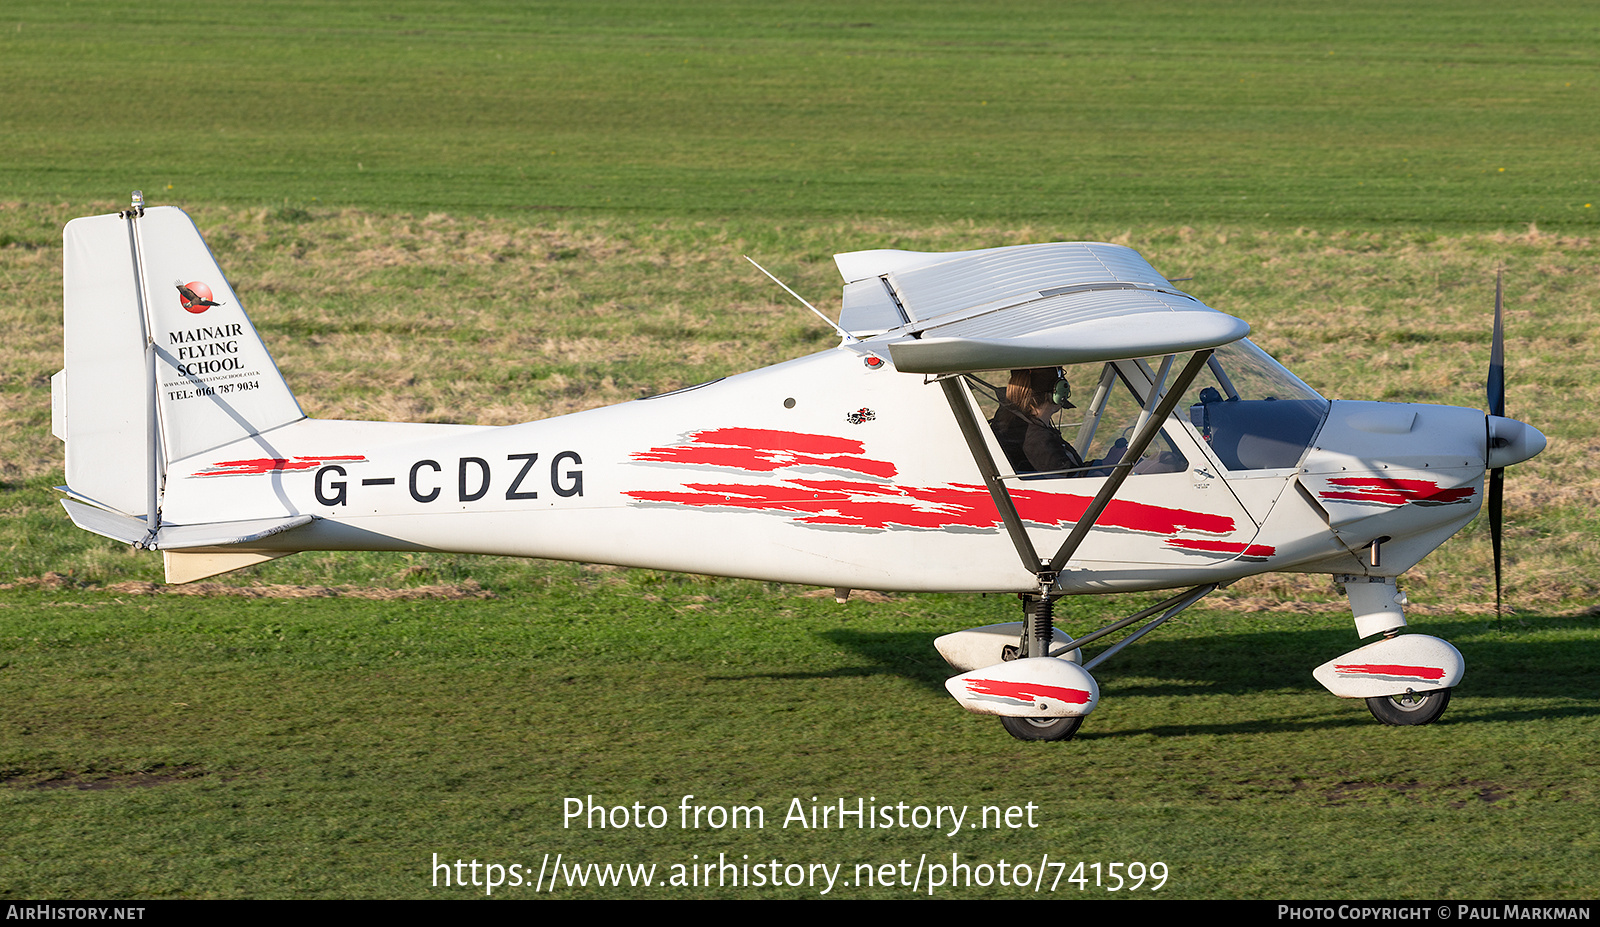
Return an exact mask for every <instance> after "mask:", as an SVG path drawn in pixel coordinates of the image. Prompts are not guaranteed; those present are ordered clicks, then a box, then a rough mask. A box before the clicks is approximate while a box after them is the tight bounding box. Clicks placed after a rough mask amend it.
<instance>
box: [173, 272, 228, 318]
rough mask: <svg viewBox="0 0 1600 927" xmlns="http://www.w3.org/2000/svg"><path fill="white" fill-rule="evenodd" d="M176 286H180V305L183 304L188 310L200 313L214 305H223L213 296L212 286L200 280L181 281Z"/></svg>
mask: <svg viewBox="0 0 1600 927" xmlns="http://www.w3.org/2000/svg"><path fill="white" fill-rule="evenodd" d="M175 286H177V288H178V305H180V306H182V307H183V308H184V311H186V312H192V313H194V314H195V315H199V314H200V313H202V312H204V311H206V310H207V309H210V308H211V307H212V306H220V305H222V304H221V303H219V302H216V301H215V300H213V299H212V298H211V287H208V286H206V285H205V284H204V283H202V282H200V281H199V280H192V281H190V282H188V283H179V284H175Z"/></svg>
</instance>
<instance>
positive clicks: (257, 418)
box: [52, 206, 305, 536]
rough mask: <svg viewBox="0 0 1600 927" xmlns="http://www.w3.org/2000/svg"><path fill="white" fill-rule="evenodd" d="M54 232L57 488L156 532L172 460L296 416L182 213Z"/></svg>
mask: <svg viewBox="0 0 1600 927" xmlns="http://www.w3.org/2000/svg"><path fill="white" fill-rule="evenodd" d="M64 237H65V246H66V247H65V254H66V257H65V268H64V277H65V282H64V290H65V300H64V305H65V320H64V342H65V355H66V367H65V369H64V370H62V371H61V373H59V374H57V375H56V377H55V379H54V380H53V381H52V389H53V391H54V394H55V395H54V407H55V410H56V419H57V420H56V422H55V433H56V435H57V437H60V438H61V439H62V440H64V441H66V442H67V489H68V491H69V492H70V493H71V494H72V495H74V496H76V497H78V498H79V499H81V500H83V501H86V502H91V503H93V504H95V505H97V506H99V507H101V508H104V509H108V510H110V511H112V512H115V513H119V514H121V515H124V516H128V517H132V518H143V519H144V523H145V526H146V528H147V529H148V530H149V531H151V532H152V536H153V532H154V531H155V530H156V528H157V527H159V524H160V506H161V491H162V482H163V478H164V474H165V473H166V468H167V464H168V462H169V461H176V460H181V459H182V458H185V457H188V456H190V455H193V454H197V453H200V452H202V451H206V450H210V449H211V448H214V447H218V446H220V445H223V444H228V443H231V442H233V441H237V440H240V439H241V438H247V437H250V436H252V435H256V434H259V433H261V432H263V431H266V430H267V429H270V428H276V427H278V426H280V425H286V424H288V423H290V422H294V421H298V420H299V419H302V418H304V417H305V415H304V413H302V412H301V411H300V406H299V404H298V403H296V402H295V399H294V396H293V394H291V393H290V392H289V387H288V384H286V383H285V382H284V380H283V376H282V375H281V374H279V373H278V368H277V366H276V365H275V364H274V363H273V362H272V358H271V357H270V356H268V354H267V349H266V347H265V346H264V345H263V344H262V343H261V338H260V336H259V335H257V334H256V330H255V328H254V327H253V326H252V325H251V324H250V320H249V319H248V318H246V317H245V314H244V309H243V307H241V306H240V305H239V298H238V296H236V295H235V294H234V292H233V288H232V287H230V286H229V285H228V281H227V279H226V278H224V277H223V275H222V270H221V268H219V267H218V266H217V262H216V259H215V258H214V257H212V255H211V251H210V249H209V248H207V247H206V243H205V241H204V240H203V239H202V238H201V237H200V232H199V230H198V229H196V228H195V226H194V223H193V222H192V221H190V219H189V217H188V216H187V215H186V214H184V212H183V211H182V210H180V209H176V208H173V207H170V206H167V207H155V208H152V209H149V210H143V209H134V210H129V211H128V212H125V213H118V214H116V215H108V216H94V217H90V218H85V219H75V220H73V221H72V222H69V223H67V228H66V233H65V236H64Z"/></svg>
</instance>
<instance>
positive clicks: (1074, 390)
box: [963, 361, 1189, 480]
mask: <svg viewBox="0 0 1600 927" xmlns="http://www.w3.org/2000/svg"><path fill="white" fill-rule="evenodd" d="M1125 363H1129V364H1131V363H1133V362H1131V361H1128V362H1125ZM963 379H964V380H965V381H966V383H967V386H968V388H969V389H970V390H971V391H972V396H973V398H974V399H975V400H977V403H978V408H979V410H980V411H981V413H982V415H983V417H984V418H985V419H986V420H987V421H988V423H989V427H990V428H991V429H992V430H993V431H994V436H995V440H996V441H997V442H998V443H999V445H1000V449H1001V451H1002V452H1003V453H1004V454H1005V459H1004V460H1003V461H1002V460H997V461H995V463H996V465H998V466H999V467H1001V468H1002V469H1005V468H1006V467H1008V466H1009V468H1010V472H1011V473H1014V474H1016V475H1017V477H1018V478H1019V479H1023V480H1035V479H1046V478H1053V477H1061V478H1065V477H1086V476H1088V477H1099V476H1110V475H1111V472H1112V468H1113V467H1114V466H1115V465H1116V464H1118V463H1120V462H1122V459H1123V456H1124V455H1125V454H1126V453H1127V449H1128V443H1129V442H1130V441H1131V440H1132V439H1133V433H1134V429H1135V427H1136V426H1137V425H1138V423H1139V419H1140V412H1141V407H1142V404H1143V403H1142V401H1141V399H1140V397H1139V393H1138V391H1137V390H1136V389H1135V387H1134V386H1133V384H1132V383H1131V382H1130V381H1129V380H1128V379H1127V377H1126V376H1125V375H1124V373H1123V372H1119V370H1118V367H1117V364H1114V363H1113V364H1104V365H1099V364H1094V365H1090V364H1081V365H1077V366H1072V367H1064V368H1063V367H1039V368H1033V369H1026V370H999V371H989V372H985V373H977V374H967V375H965V376H964V377H963ZM1188 467H1189V462H1188V460H1187V458H1185V457H1184V455H1183V454H1182V453H1181V452H1179V451H1178V450H1177V448H1176V447H1174V446H1173V444H1172V442H1171V441H1169V440H1168V439H1167V436H1166V434H1165V433H1161V434H1158V435H1157V436H1156V438H1155V440H1154V441H1152V442H1151V444H1150V446H1149V447H1148V448H1146V449H1145V452H1144V454H1143V455H1142V456H1141V457H1140V459H1139V460H1138V461H1137V462H1135V463H1134V465H1133V473H1134V474H1135V475H1139V474H1146V473H1175V472H1178V471H1182V470H1187V469H1188Z"/></svg>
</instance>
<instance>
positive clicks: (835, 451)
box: [633, 428, 899, 479]
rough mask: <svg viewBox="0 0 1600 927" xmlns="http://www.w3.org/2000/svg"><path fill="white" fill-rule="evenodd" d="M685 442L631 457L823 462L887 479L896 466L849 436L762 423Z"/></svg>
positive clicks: (763, 468) (775, 465) (761, 468)
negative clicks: (775, 428)
mask: <svg viewBox="0 0 1600 927" xmlns="http://www.w3.org/2000/svg"><path fill="white" fill-rule="evenodd" d="M689 441H690V443H688V444H677V445H673V446H670V447H654V448H651V449H650V450H648V451H639V452H638V453H635V454H634V455H633V459H634V460H638V461H645V462H651V463H679V464H703V465H707V466H714V467H731V468H733V469H737V470H753V471H755V472H758V473H770V472H772V471H774V470H779V469H782V468H784V467H795V466H808V467H824V468H827V469H831V470H845V471H849V472H852V473H865V474H867V475H868V476H880V477H884V478H885V479H887V478H888V477H891V476H894V475H895V473H897V472H899V471H898V470H897V468H896V467H895V465H894V464H892V463H889V462H888V461H886V460H872V459H870V458H867V457H861V456H858V455H860V454H861V453H862V452H864V451H865V450H866V445H864V444H862V443H861V442H860V441H852V440H850V439H849V438H835V437H833V436H832V435H811V434H803V433H801V432H795V431H772V430H769V429H765V428H716V429H712V430H710V431H696V432H693V433H692V434H690V435H689Z"/></svg>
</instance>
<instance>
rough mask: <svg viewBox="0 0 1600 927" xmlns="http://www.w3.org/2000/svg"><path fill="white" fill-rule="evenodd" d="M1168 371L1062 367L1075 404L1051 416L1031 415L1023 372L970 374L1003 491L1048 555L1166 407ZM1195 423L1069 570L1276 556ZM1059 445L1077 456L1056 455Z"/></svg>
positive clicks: (1145, 459)
mask: <svg viewBox="0 0 1600 927" xmlns="http://www.w3.org/2000/svg"><path fill="white" fill-rule="evenodd" d="M1163 360H1164V361H1165V363H1163V362H1162V361H1163ZM1178 360H1180V361H1181V360H1182V358H1181V357H1180V358H1178ZM1157 365H1158V366H1156V367H1152V366H1151V365H1150V364H1148V363H1145V362H1142V361H1138V360H1128V361H1113V362H1110V363H1106V364H1084V365H1077V366H1073V367H1066V368H1062V369H1061V377H1062V378H1063V379H1064V380H1065V381H1066V382H1067V383H1069V384H1070V386H1071V395H1070V396H1069V397H1065V402H1064V403H1062V404H1061V405H1060V407H1059V408H1055V409H1051V410H1050V414H1049V415H1048V416H1041V415H1036V414H1032V413H1033V412H1034V411H1036V408H1037V407H1036V404H1033V403H1029V402H1028V401H1027V399H1026V398H1025V394H1024V393H1023V392H1022V391H1019V389H1018V388H1017V386H1016V385H1015V384H1016V383H1018V382H1020V381H1021V380H1022V379H1024V378H1023V377H1021V376H1019V374H1022V373H1026V372H1024V371H993V372H988V373H977V374H965V375H962V377H961V379H962V382H963V383H964V384H965V385H966V387H967V389H966V390H965V394H966V397H967V398H968V399H969V400H970V402H971V404H972V405H971V409H972V413H973V415H974V416H975V417H976V419H977V420H978V421H979V422H982V423H988V425H989V427H988V428H986V429H981V430H982V431H983V432H984V440H985V443H986V444H987V446H988V451H989V454H990V455H991V458H992V460H993V461H994V464H995V468H996V470H998V471H999V479H1000V482H1001V485H1003V486H1004V487H1005V490H1006V493H1007V495H1008V496H1009V497H1010V499H1011V502H1012V504H1013V505H1014V506H1015V507H1016V510H1017V514H1018V515H1019V516H1020V517H1021V520H1022V523H1023V525H1024V528H1025V530H1026V532H1027V534H1028V537H1029V540H1031V542H1032V544H1033V546H1034V548H1035V549H1036V550H1037V551H1038V552H1039V553H1040V554H1041V556H1042V557H1043V558H1046V559H1048V557H1049V556H1050V554H1052V553H1054V552H1055V551H1056V549H1057V548H1058V547H1059V546H1060V545H1061V543H1062V542H1063V540H1064V539H1065V538H1066V536H1067V533H1068V532H1070V531H1071V529H1072V528H1073V527H1074V526H1075V524H1076V522H1077V521H1078V520H1079V519H1080V517H1082V516H1083V515H1084V513H1085V511H1086V510H1087V509H1088V508H1089V507H1090V505H1091V503H1092V501H1093V500H1094V498H1095V496H1096V494H1097V493H1098V492H1099V491H1100V490H1101V488H1102V487H1103V486H1104V485H1105V483H1106V481H1107V479H1108V478H1109V476H1110V473H1111V470H1112V468H1113V467H1114V466H1116V465H1118V464H1119V463H1123V462H1125V461H1124V460H1123V453H1124V452H1125V451H1126V448H1127V446H1128V442H1129V441H1130V440H1131V439H1132V436H1133V434H1134V433H1135V431H1136V430H1137V428H1138V427H1139V425H1140V424H1141V422H1142V417H1143V416H1146V415H1148V413H1149V411H1150V409H1151V408H1152V407H1153V406H1154V405H1155V403H1154V401H1153V400H1154V399H1155V398H1158V396H1155V395H1153V384H1155V383H1157V382H1166V378H1165V377H1164V376H1163V373H1164V371H1165V369H1166V368H1171V367H1172V366H1173V363H1172V359H1171V358H1167V359H1158V360H1157ZM1180 366H1181V365H1180ZM1043 379H1048V377H1045V378H1043ZM1050 405H1051V404H1050V403H1045V406H1046V408H1048V407H1049V406H1050ZM1185 414H1188V413H1187V409H1186V408H1185V407H1182V406H1180V408H1179V410H1178V412H1176V413H1175V414H1174V415H1173V416H1171V417H1169V419H1168V421H1167V424H1166V425H1165V426H1163V428H1162V430H1161V432H1160V433H1159V435H1158V436H1157V438H1156V439H1155V440H1154V441H1153V442H1152V443H1151V445H1150V446H1149V447H1148V448H1146V450H1145V452H1144V453H1143V454H1142V455H1141V456H1140V459H1139V460H1138V461H1137V462H1134V463H1133V464H1132V472H1131V474H1129V476H1128V477H1127V479H1126V480H1125V481H1124V482H1123V484H1122V486H1121V487H1120V488H1119V489H1118V491H1117V492H1116V494H1115V496H1114V497H1113V498H1112V500H1111V502H1110V503H1109V504H1108V505H1107V506H1106V508H1105V511H1104V512H1103V513H1102V514H1101V515H1100V517H1099V519H1098V520H1097V521H1096V522H1095V526H1094V528H1093V529H1092V530H1091V531H1090V533H1089V535H1088V537H1087V538H1086V539H1085V540H1084V542H1083V544H1082V545H1081V546H1080V547H1079V548H1078V549H1077V551H1076V552H1075V553H1074V555H1073V556H1072V557H1071V559H1070V560H1069V561H1068V568H1069V569H1070V568H1072V567H1074V566H1080V565H1088V564H1091V563H1092V564H1100V566H1097V567H1096V569H1097V570H1103V569H1104V568H1105V565H1107V564H1117V565H1121V566H1129V565H1133V564H1148V565H1161V566H1197V567H1204V566H1207V565H1210V564H1214V563H1221V562H1225V561H1229V560H1235V559H1241V558H1242V559H1249V560H1256V561H1259V560H1264V559H1265V558H1266V556H1267V554H1268V553H1270V552H1268V551H1264V550H1261V549H1258V548H1256V547H1255V546H1254V544H1253V542H1254V540H1255V537H1256V532H1257V528H1258V525H1257V523H1256V522H1255V521H1254V520H1253V519H1251V518H1250V516H1249V513H1248V512H1247V511H1246V509H1245V507H1244V506H1243V505H1242V504H1241V503H1240V501H1239V499H1238V498H1237V497H1236V496H1235V495H1234V493H1233V492H1232V491H1231V490H1230V489H1229V487H1228V484H1227V482H1226V481H1225V480H1223V479H1222V478H1221V472H1220V468H1219V467H1218V465H1217V463H1216V461H1215V460H1213V459H1212V457H1211V456H1210V455H1208V454H1207V453H1206V451H1205V450H1203V449H1202V448H1201V447H1200V445H1199V443H1198V442H1197V441H1196V439H1195V435H1194V433H1193V432H1192V431H1190V430H1189V429H1187V428H1184V427H1183V426H1182V423H1181V421H1180V419H1179V417H1178V416H1179V415H1185ZM1019 422H1021V424H1019ZM1056 442H1059V443H1062V444H1065V445H1068V446H1070V448H1071V451H1070V452H1067V453H1063V452H1062V451H1060V450H1059V449H1056V450H1052V449H1051V448H1052V447H1053V446H1054V445H1055V443H1056ZM1069 458H1076V459H1069ZM1063 462H1068V463H1071V464H1072V465H1071V466H1061V465H1060V464H1062V463H1063Z"/></svg>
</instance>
